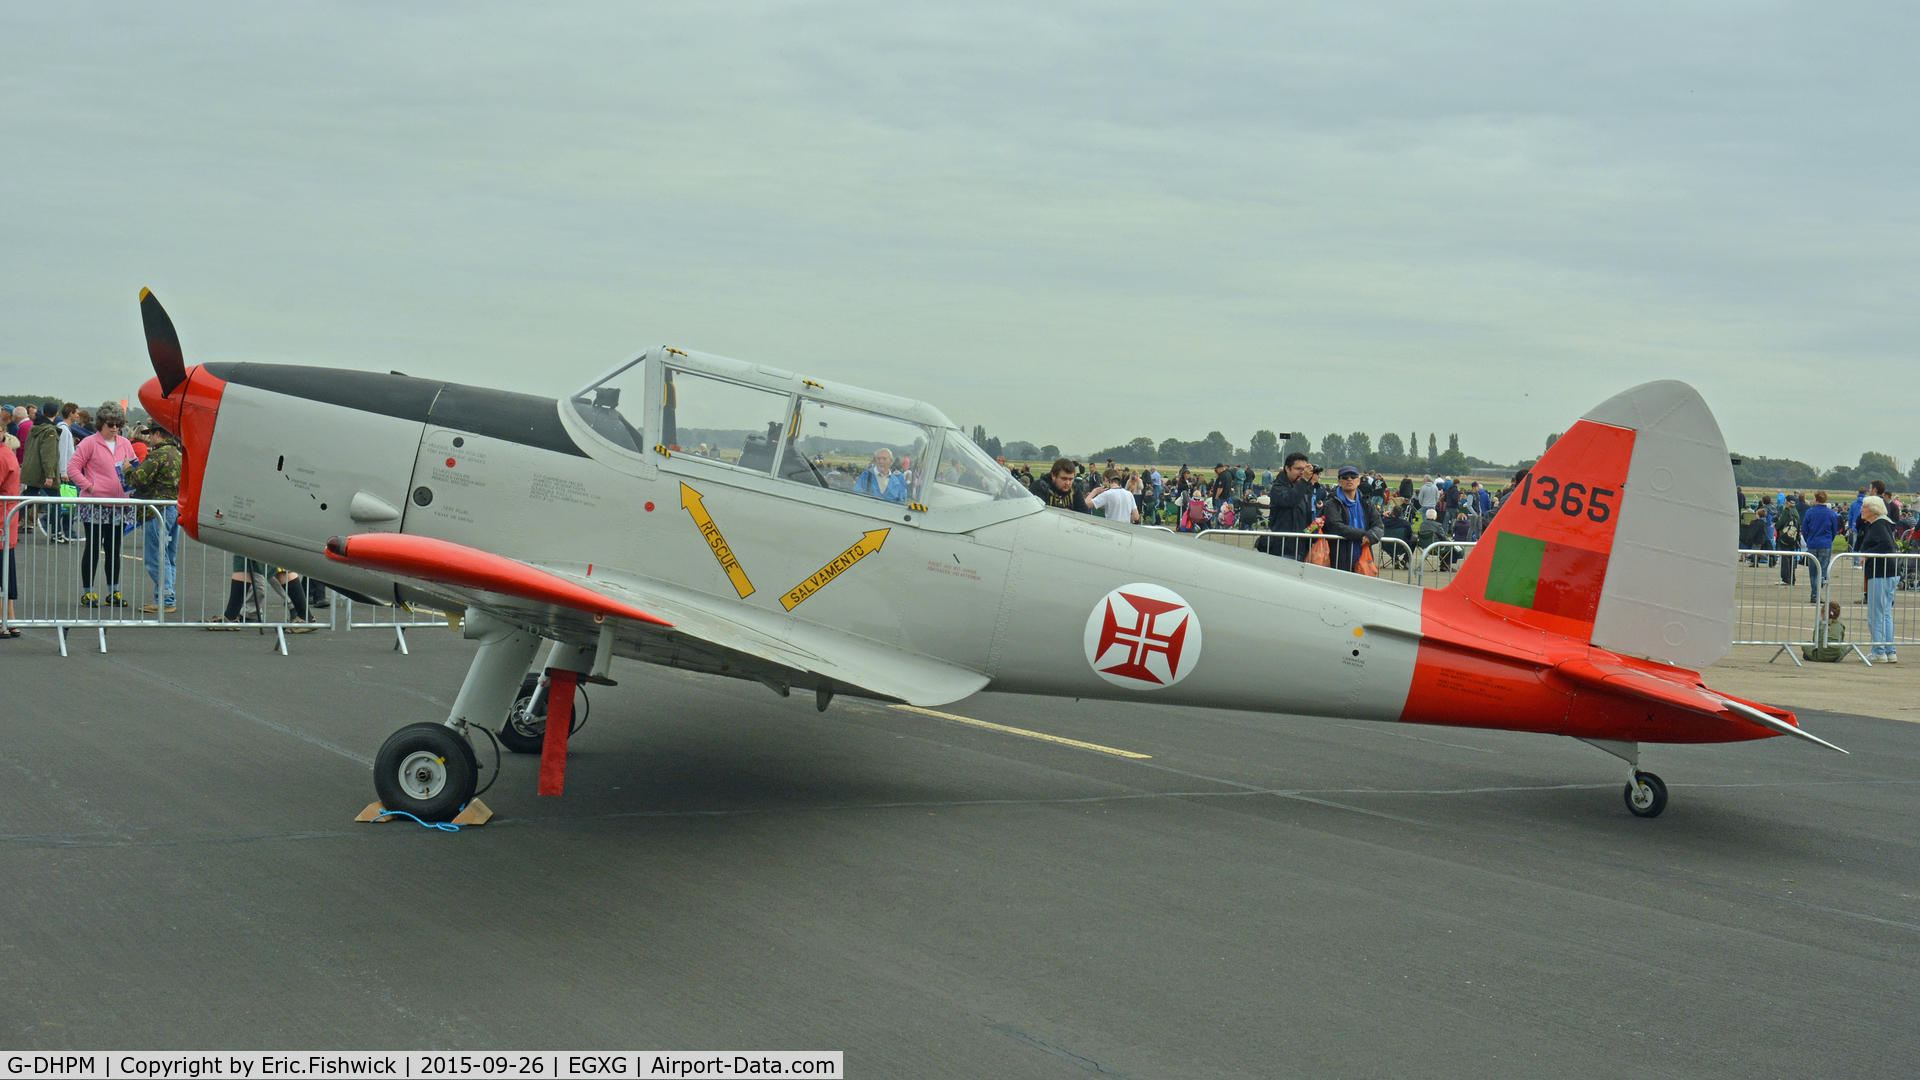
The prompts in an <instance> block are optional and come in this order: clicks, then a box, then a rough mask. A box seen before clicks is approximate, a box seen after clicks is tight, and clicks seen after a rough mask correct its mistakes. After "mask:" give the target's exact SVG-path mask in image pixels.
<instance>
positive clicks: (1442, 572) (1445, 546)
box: [1413, 540, 1476, 589]
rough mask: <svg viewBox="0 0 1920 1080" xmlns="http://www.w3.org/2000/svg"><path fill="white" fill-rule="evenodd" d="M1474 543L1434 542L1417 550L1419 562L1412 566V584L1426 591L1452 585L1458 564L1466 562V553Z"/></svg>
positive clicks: (1457, 570) (1471, 541)
mask: <svg viewBox="0 0 1920 1080" xmlns="http://www.w3.org/2000/svg"><path fill="white" fill-rule="evenodd" d="M1475 543H1476V541H1473V540H1435V541H1434V542H1433V543H1431V544H1428V545H1426V546H1425V547H1422V548H1419V549H1417V550H1418V551H1419V560H1418V561H1417V562H1416V563H1415V564H1414V569H1413V581H1414V584H1416V585H1420V586H1422V587H1423V588H1428V589H1444V588H1446V587H1447V586H1448V585H1451V584H1453V575H1454V574H1456V573H1458V572H1459V570H1460V564H1461V563H1463V562H1466V561H1467V553H1468V552H1471V551H1472V550H1473V548H1474V544H1475Z"/></svg>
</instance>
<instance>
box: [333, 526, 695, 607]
mask: <svg viewBox="0 0 1920 1080" xmlns="http://www.w3.org/2000/svg"><path fill="white" fill-rule="evenodd" d="M327 558H329V559H331V560H333V561H334V562H338V563H345V564H347V565H348V566H354V567H358V568H360V569H362V570H373V571H377V572H379V573H384V574H394V575H398V576H400V577H407V578H413V579H415V580H418V581H425V582H430V583H433V584H438V585H452V586H456V587H459V588H465V589H477V590H480V591H481V592H490V593H498V594H500V595H502V596H514V597H518V598H520V599H522V600H532V601H534V602H536V603H542V604H552V605H554V606H556V607H563V608H570V609H572V610H575V611H584V612H586V613H587V614H589V615H601V616H605V615H612V616H615V617H616V618H621V619H632V620H633V621H635V622H641V623H651V624H653V625H655V626H672V625H673V624H672V623H670V622H668V621H667V620H665V619H662V618H660V617H659V616H657V615H653V614H650V613H648V612H645V611H642V610H640V609H639V608H637V607H634V606H633V605H631V604H624V603H621V602H620V601H618V600H615V599H612V598H611V597H608V596H606V595H604V594H602V593H598V592H595V591H594V590H592V589H589V588H587V587H585V586H584V585H577V584H575V583H574V582H571V581H568V580H567V579H565V578H563V577H560V576H558V575H556V574H551V573H548V572H547V571H545V570H542V569H540V568H539V567H537V566H530V565H528V564H527V563H523V562H521V561H519V560H518V559H509V558H507V557H506V556H504V555H495V554H494V553H492V552H490V551H481V550H480V549H478V548H471V547H467V546H466V545H465V544H455V543H452V542H450V541H446V540H436V539H434V538H432V537H430V536H410V535H406V534H403V533H357V534H355V535H353V536H347V537H340V536H336V537H334V538H333V539H331V540H328V541H327Z"/></svg>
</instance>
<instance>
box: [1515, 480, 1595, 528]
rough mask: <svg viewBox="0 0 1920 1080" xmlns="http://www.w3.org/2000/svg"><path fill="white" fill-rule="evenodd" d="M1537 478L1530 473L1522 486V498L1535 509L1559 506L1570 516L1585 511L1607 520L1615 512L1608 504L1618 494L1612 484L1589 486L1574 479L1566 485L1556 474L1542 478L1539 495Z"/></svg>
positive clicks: (1590, 516)
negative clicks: (1535, 486) (1536, 485)
mask: <svg viewBox="0 0 1920 1080" xmlns="http://www.w3.org/2000/svg"><path fill="white" fill-rule="evenodd" d="M1534 479H1535V478H1534V475H1533V474H1532V473H1528V474H1527V478H1526V480H1525V481H1524V483H1523V484H1522V486H1521V488H1520V501H1521V502H1523V503H1527V504H1529V505H1531V506H1533V507H1534V508H1535V509H1538V510H1552V509H1553V508H1554V507H1556V506H1557V507H1559V508H1560V512H1561V513H1563V514H1565V515H1567V516H1568V517H1579V516H1580V514H1581V512H1582V511H1585V512H1586V515H1587V520H1589V521H1605V520H1607V519H1608V518H1610V517H1612V516H1613V507H1611V506H1609V505H1607V500H1608V499H1611V498H1613V496H1614V494H1615V492H1614V490H1613V489H1612V488H1603V487H1596V488H1589V487H1588V486H1587V485H1585V484H1582V483H1579V482H1578V481H1573V480H1569V481H1567V483H1566V484H1564V485H1562V484H1561V483H1560V481H1559V480H1557V479H1555V478H1554V477H1551V476H1542V477H1540V478H1539V484H1540V491H1539V494H1538V495H1536V494H1534ZM1582 496H1584V498H1582Z"/></svg>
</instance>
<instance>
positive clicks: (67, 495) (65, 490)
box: [60, 484, 80, 502]
mask: <svg viewBox="0 0 1920 1080" xmlns="http://www.w3.org/2000/svg"><path fill="white" fill-rule="evenodd" d="M60 497H61V498H62V499H65V500H66V501H68V502H72V501H74V500H75V499H78V498H79V497H80V489H79V488H77V487H74V486H73V485H72V484H61V485H60Z"/></svg>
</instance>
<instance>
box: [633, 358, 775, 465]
mask: <svg viewBox="0 0 1920 1080" xmlns="http://www.w3.org/2000/svg"><path fill="white" fill-rule="evenodd" d="M662 392H663V394H664V395H665V398H664V400H663V401H662V403H661V409H660V437H661V439H662V440H663V441H664V442H665V443H666V444H667V449H668V450H669V451H671V452H673V453H676V454H692V455H695V456H698V457H703V458H707V459H708V460H711V461H718V462H722V463H724V464H727V465H733V466H736V467H738V468H742V469H751V470H753V471H754V472H759V473H770V472H772V471H773V458H774V454H775V452H776V451H777V450H779V448H780V437H781V434H782V433H783V432H784V431H785V430H786V426H787V407H788V405H789V403H790V402H791V401H792V400H793V398H792V396H791V395H789V394H783V393H780V392H778V391H774V390H762V389H760V388H759V387H757V386H747V385H744V384H742V383H737V382H728V381H727V380H725V379H716V378H713V377H711V376H708V375H702V374H699V373H698V372H693V371H682V370H677V369H675V368H671V367H669V368H668V369H667V371H666V385H665V386H664V387H663V389H662Z"/></svg>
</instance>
